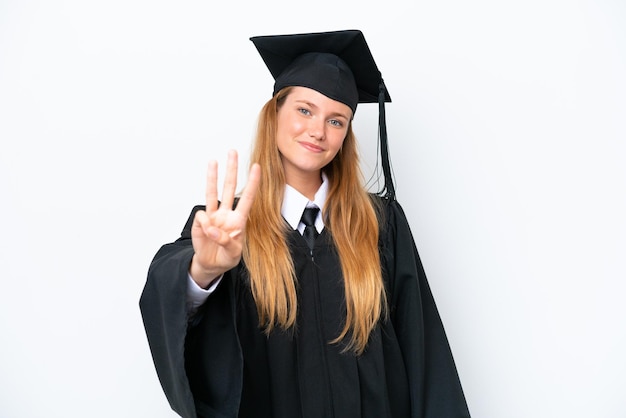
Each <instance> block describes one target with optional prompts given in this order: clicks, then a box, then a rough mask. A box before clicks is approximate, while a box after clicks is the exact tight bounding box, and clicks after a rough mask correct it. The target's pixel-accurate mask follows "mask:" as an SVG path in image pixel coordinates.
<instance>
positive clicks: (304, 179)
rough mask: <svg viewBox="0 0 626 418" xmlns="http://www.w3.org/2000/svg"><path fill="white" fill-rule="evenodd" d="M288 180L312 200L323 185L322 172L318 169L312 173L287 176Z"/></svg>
mask: <svg viewBox="0 0 626 418" xmlns="http://www.w3.org/2000/svg"><path fill="white" fill-rule="evenodd" d="M286 182H287V184H288V185H290V186H291V187H293V188H294V189H296V190H297V191H299V192H300V193H302V194H303V195H304V196H306V198H307V199H309V200H311V201H312V200H315V193H317V191H318V190H319V188H320V186H321V185H322V173H321V172H319V171H318V172H317V173H312V174H310V175H292V176H288V177H287V179H286Z"/></svg>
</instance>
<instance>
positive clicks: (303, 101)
mask: <svg viewBox="0 0 626 418" xmlns="http://www.w3.org/2000/svg"><path fill="white" fill-rule="evenodd" d="M294 102H296V103H303V104H305V105H308V106H310V107H312V108H315V109H319V106H317V105H316V104H315V103H313V102H310V101H308V100H305V99H295V100H294ZM330 116H332V117H337V116H341V117H342V118H345V119H346V120H350V117H349V116H347V115H346V114H345V113H341V112H333V113H331V114H330Z"/></svg>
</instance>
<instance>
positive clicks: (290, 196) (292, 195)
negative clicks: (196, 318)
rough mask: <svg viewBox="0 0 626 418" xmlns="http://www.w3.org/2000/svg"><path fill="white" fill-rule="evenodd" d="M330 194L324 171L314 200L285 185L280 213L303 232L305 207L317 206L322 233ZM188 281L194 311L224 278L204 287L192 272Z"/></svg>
mask: <svg viewBox="0 0 626 418" xmlns="http://www.w3.org/2000/svg"><path fill="white" fill-rule="evenodd" d="M327 195H328V177H326V174H324V173H322V184H321V186H320V188H319V189H318V190H317V192H316V193H315V197H314V198H313V201H311V200H309V199H308V198H307V197H306V196H304V195H303V194H302V193H300V192H299V191H297V190H296V189H294V188H293V187H291V186H289V185H285V195H284V197H283V204H282V206H281V208H280V214H281V215H282V216H283V218H284V219H285V220H286V221H287V223H288V224H289V225H290V226H291V227H292V228H293V229H294V230H295V229H297V230H298V231H299V232H300V233H301V234H302V232H303V231H304V227H305V225H304V224H303V223H302V222H300V218H301V217H302V212H304V209H305V208H308V207H314V206H317V207H318V208H320V211H319V212H318V214H317V218H315V229H317V232H319V233H321V232H322V230H323V229H324V218H323V217H322V212H323V210H324V205H325V204H326V196H327ZM187 276H188V281H187V311H188V312H189V313H193V312H194V311H195V310H196V309H198V307H199V306H200V305H202V304H203V303H204V302H205V301H206V300H207V298H208V297H209V295H210V294H211V293H213V291H214V290H215V289H216V288H217V286H218V285H219V283H220V281H221V280H222V278H221V277H220V278H219V279H217V280H215V281H214V283H213V284H212V285H211V286H210V287H209V288H208V289H203V288H201V287H200V286H198V284H197V283H196V282H195V281H194V280H193V278H192V277H191V275H190V274H188V275H187Z"/></svg>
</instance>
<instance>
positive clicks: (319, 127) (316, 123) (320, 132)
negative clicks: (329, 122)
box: [309, 118, 326, 141]
mask: <svg viewBox="0 0 626 418" xmlns="http://www.w3.org/2000/svg"><path fill="white" fill-rule="evenodd" d="M309 136H310V137H311V138H315V139H317V140H318V141H323V140H324V138H325V137H326V123H325V122H324V121H323V120H322V119H318V118H312V119H311V120H310V121H309Z"/></svg>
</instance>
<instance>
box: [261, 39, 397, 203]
mask: <svg viewBox="0 0 626 418" xmlns="http://www.w3.org/2000/svg"><path fill="white" fill-rule="evenodd" d="M250 40H251V41H252V42H253V43H254V45H255V46H256V48H257V50H258V51H259V53H260V54H261V57H262V58H263V61H265V64H266V65H267V68H268V69H269V70H270V73H271V74H272V76H273V77H274V79H275V83H274V93H273V94H276V93H277V92H278V91H279V90H281V89H282V88H284V87H288V86H302V87H308V88H311V89H314V90H317V91H319V92H320V93H322V94H324V95H325V96H327V97H330V98H331V99H333V100H337V101H339V102H342V103H344V104H346V105H348V106H349V107H350V108H351V109H352V112H353V113H354V112H355V111H356V107H357V103H378V104H379V140H380V145H381V146H380V152H381V157H382V167H383V174H384V176H385V189H384V190H383V191H382V192H381V193H382V194H384V195H385V196H387V197H390V198H391V199H393V198H394V193H395V192H394V187H393V181H392V178H391V168H390V164H389V156H388V147H387V128H386V125H385V102H391V97H390V96H389V93H388V92H387V89H386V87H385V84H384V82H383V79H382V77H381V74H380V71H379V70H378V67H377V66H376V62H375V61H374V57H372V53H371V52H370V50H369V47H368V46H367V43H366V42H365V37H364V36H363V33H362V32H361V31H359V30H343V31H335V32H318V33H303V34H293V35H276V36H255V37H252V38H250Z"/></svg>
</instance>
